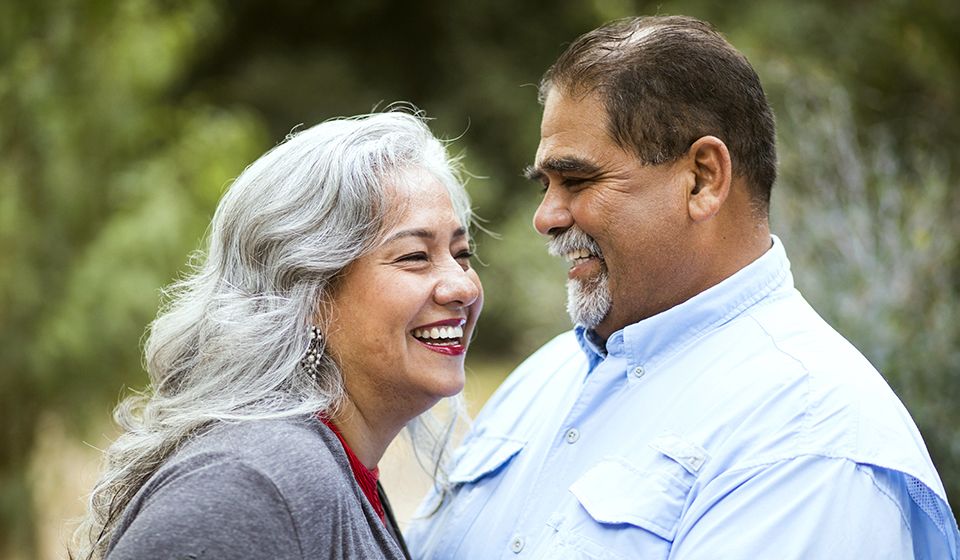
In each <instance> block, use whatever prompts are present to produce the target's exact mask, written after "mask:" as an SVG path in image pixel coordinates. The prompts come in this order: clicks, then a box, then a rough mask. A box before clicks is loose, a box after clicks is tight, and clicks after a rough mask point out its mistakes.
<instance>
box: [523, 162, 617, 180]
mask: <svg viewBox="0 0 960 560" xmlns="http://www.w3.org/2000/svg"><path fill="white" fill-rule="evenodd" d="M546 171H553V172H554V173H560V174H561V175H562V174H566V173H578V174H583V175H595V174H597V173H599V172H600V167H599V166H598V165H597V164H595V163H593V162H591V161H588V160H585V159H583V158H578V157H575V156H566V157H557V158H547V159H545V160H543V161H542V162H540V163H539V164H537V165H529V166H527V168H526V169H525V170H524V171H523V175H524V176H525V177H526V178H527V179H530V180H531V181H537V180H540V179H542V178H543V174H544V172H546Z"/></svg>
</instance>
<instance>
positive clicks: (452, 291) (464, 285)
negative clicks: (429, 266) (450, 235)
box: [434, 263, 481, 307]
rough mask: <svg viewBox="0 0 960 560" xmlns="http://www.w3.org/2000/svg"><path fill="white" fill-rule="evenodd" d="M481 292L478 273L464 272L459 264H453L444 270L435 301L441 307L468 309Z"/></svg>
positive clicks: (435, 292) (435, 294)
mask: <svg viewBox="0 0 960 560" xmlns="http://www.w3.org/2000/svg"><path fill="white" fill-rule="evenodd" d="M480 291H481V288H480V279H479V278H478V277H477V274H476V272H474V271H473V270H472V269H467V270H464V269H463V268H461V266H460V264H459V263H453V264H452V266H447V267H445V269H444V270H443V272H442V274H441V277H440V281H439V282H438V283H437V287H436V290H434V299H435V300H436V302H437V303H438V304H440V305H450V304H455V305H457V306H458V307H468V306H470V305H473V303H474V302H476V301H477V298H479V297H480Z"/></svg>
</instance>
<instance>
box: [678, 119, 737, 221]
mask: <svg viewBox="0 0 960 560" xmlns="http://www.w3.org/2000/svg"><path fill="white" fill-rule="evenodd" d="M687 157H688V158H689V160H690V164H691V166H692V168H693V175H694V184H693V188H691V189H690V192H689V193H687V211H688V212H689V213H690V218H691V219H692V220H693V221H695V222H702V221H704V220H708V219H710V218H712V217H713V216H715V215H716V214H717V212H719V211H720V207H721V206H722V205H723V202H724V201H725V200H726V199H727V195H728V194H730V185H731V182H732V181H733V164H732V163H731V162H730V151H729V150H727V145H726V144H724V143H723V141H722V140H720V139H719V138H717V137H716V136H704V137H703V138H700V139H699V140H697V141H696V142H694V143H693V144H692V145H691V146H690V149H689V150H688V151H687Z"/></svg>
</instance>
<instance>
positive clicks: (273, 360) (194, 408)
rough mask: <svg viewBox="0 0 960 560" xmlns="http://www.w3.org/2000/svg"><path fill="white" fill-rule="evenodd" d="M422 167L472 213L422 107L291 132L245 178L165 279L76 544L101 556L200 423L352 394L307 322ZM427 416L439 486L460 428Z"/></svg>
mask: <svg viewBox="0 0 960 560" xmlns="http://www.w3.org/2000/svg"><path fill="white" fill-rule="evenodd" d="M414 169H420V170H424V171H426V172H428V173H429V174H431V175H432V176H434V177H436V178H437V179H438V180H439V181H440V182H441V183H443V184H444V185H445V186H446V187H447V190H448V191H449V193H450V197H451V201H452V203H453V206H454V210H455V211H456V212H457V214H458V216H460V217H461V220H462V223H463V224H464V225H468V224H469V223H470V219H471V215H470V205H469V200H468V198H467V194H466V191H465V190H464V188H463V184H462V182H461V180H460V174H459V167H458V165H457V162H456V160H452V159H451V158H450V157H449V156H448V154H447V152H446V150H445V147H444V145H443V144H442V143H441V142H440V141H438V140H437V139H436V138H434V136H433V135H432V134H431V132H430V130H429V129H428V128H427V126H426V124H425V123H424V121H423V119H422V118H421V117H420V116H419V115H418V114H408V113H405V112H396V111H393V112H386V113H378V114H373V115H365V116H360V117H354V118H349V119H339V120H332V121H328V122H325V123H322V124H319V125H317V126H314V127H312V128H309V129H306V130H303V131H301V132H297V133H295V134H291V135H289V136H288V137H287V139H286V141H285V142H283V143H282V144H280V145H278V146H277V147H275V148H273V149H272V150H270V151H269V152H267V153H266V154H265V155H263V156H262V157H261V158H259V159H258V160H257V161H255V162H254V163H253V164H252V165H250V166H249V167H248V168H247V169H246V170H244V172H243V173H242V174H241V175H240V176H239V177H238V178H237V179H236V181H235V182H234V183H233V185H232V186H231V187H230V188H229V190H228V191H227V193H226V194H225V195H224V196H223V198H222V199H221V200H220V204H219V205H218V207H217V210H216V213H215V215H214V217H213V222H212V224H211V228H210V232H209V236H208V247H207V250H206V251H205V252H202V253H198V254H197V255H195V256H194V258H193V259H192V262H193V263H195V265H194V268H193V271H192V272H191V273H190V274H189V276H187V277H186V278H184V279H182V280H180V281H178V282H176V283H174V284H173V285H172V286H170V287H169V288H168V289H167V290H165V293H164V301H165V304H164V305H163V307H162V308H161V310H160V313H159V314H158V316H157V318H156V320H154V321H153V323H152V324H151V326H150V328H149V337H148V338H147V342H146V348H145V367H146V369H147V372H148V374H149V377H150V387H149V389H148V390H147V391H146V392H145V393H143V394H138V395H134V396H130V397H128V398H126V399H125V400H124V401H123V402H121V403H120V405H119V406H118V407H117V409H116V411H115V413H114V417H115V420H116V422H117V423H118V424H119V425H120V426H121V427H122V429H123V430H124V433H123V434H122V435H121V436H120V437H119V438H118V439H117V440H116V441H115V442H114V443H113V444H112V445H111V446H110V447H109V448H108V449H107V451H106V453H105V458H104V463H105V464H104V467H103V472H102V474H101V477H100V479H99V480H98V482H97V484H96V486H95V487H94V489H93V493H92V495H91V497H90V503H89V508H88V512H87V515H86V516H85V517H84V519H83V520H82V522H81V525H80V527H79V528H78V529H77V532H76V534H75V545H76V547H77V548H76V552H77V553H78V556H79V557H81V558H100V557H102V556H104V554H105V553H106V551H107V548H108V546H109V544H110V542H111V540H112V539H113V536H114V532H115V530H116V527H117V524H118V522H119V520H120V517H121V514H122V513H123V511H124V509H125V508H126V506H127V505H128V504H129V502H130V500H131V499H132V498H133V497H134V495H135V494H136V493H137V491H138V490H139V489H140V488H141V487H142V486H143V484H144V483H145V482H146V481H147V479H148V478H150V476H152V475H153V474H154V472H155V471H156V470H157V468H158V467H159V466H160V465H161V464H162V463H163V462H164V461H165V460H166V459H167V458H168V457H169V456H170V454H171V453H173V452H174V451H176V450H177V449H178V448H179V447H180V446H181V445H182V444H183V443H184V442H185V441H186V440H187V439H188V438H190V437H191V436H193V435H196V434H198V433H201V432H203V431H204V430H206V429H208V428H210V427H211V426H212V425H214V424H215V423H219V422H233V421H245V420H258V419H271V418H287V417H298V416H307V415H310V414H313V413H316V412H318V411H327V412H330V411H334V410H336V408H337V407H338V405H339V404H340V403H342V401H343V399H344V395H345V393H344V388H343V384H342V379H341V374H340V371H339V368H338V367H337V364H335V363H334V362H333V360H332V359H331V358H330V356H329V354H328V353H324V355H323V357H322V359H321V364H320V368H319V369H320V373H319V374H318V376H317V381H316V382H314V381H313V380H312V379H311V378H310V376H308V375H305V374H304V372H303V371H302V369H301V367H300V365H299V363H300V360H301V358H302V357H303V356H304V354H305V353H306V350H307V347H308V343H309V332H308V331H309V327H310V325H312V324H313V323H314V321H315V320H316V318H317V317H318V316H323V315H326V314H325V313H319V314H318V310H320V309H322V307H323V306H324V305H326V304H328V294H329V292H330V288H331V285H332V282H334V281H335V280H336V278H337V276H338V274H340V273H341V272H342V271H343V270H344V268H345V267H346V266H347V265H349V264H350V263H351V262H353V261H354V260H356V259H357V258H358V257H360V256H362V255H363V254H365V253H366V252H367V251H369V250H370V249H371V248H372V247H373V246H375V244H376V243H377V242H378V241H379V240H380V238H381V237H382V234H383V231H384V229H385V227H387V225H388V224H386V223H385V220H386V217H387V212H388V210H389V208H387V206H386V201H387V188H386V186H385V184H386V183H389V182H391V181H399V180H402V178H403V177H404V176H406V175H407V173H408V172H409V171H410V170H414ZM321 328H323V325H321ZM458 409H460V407H457V406H454V407H453V410H458ZM426 420H427V419H425V418H421V419H417V420H415V421H414V422H412V423H411V426H409V428H411V429H410V432H411V433H412V434H414V441H415V445H417V446H418V447H419V448H420V451H421V453H424V454H426V455H428V456H430V457H431V461H432V464H433V467H434V471H435V476H439V478H440V480H438V483H439V484H441V485H442V484H444V476H443V470H442V468H438V467H439V466H440V465H441V462H442V459H443V451H444V450H445V448H446V442H447V440H448V438H449V431H450V430H449V429H445V428H441V429H440V430H439V433H436V430H435V429H431V426H433V427H435V426H436V425H437V424H436V423H435V422H428V421H426ZM424 431H426V432H428V433H427V434H426V435H425V434H424ZM431 432H432V433H433V434H434V435H432V436H431ZM418 441H419V442H421V443H419V444H417V442H418Z"/></svg>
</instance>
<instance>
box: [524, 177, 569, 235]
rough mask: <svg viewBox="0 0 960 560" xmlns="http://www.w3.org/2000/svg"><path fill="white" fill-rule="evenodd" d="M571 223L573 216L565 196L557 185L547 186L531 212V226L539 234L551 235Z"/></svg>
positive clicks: (566, 227) (565, 228) (564, 228)
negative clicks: (534, 209)
mask: <svg viewBox="0 0 960 560" xmlns="http://www.w3.org/2000/svg"><path fill="white" fill-rule="evenodd" d="M572 225H573V216H572V215H571V214H570V209H569V208H568V206H567V201H566V197H565V196H563V194H562V193H561V192H559V188H558V187H547V192H546V193H545V194H544V196H543V200H541V201H540V206H538V207H537V211H536V212H535V213H534V214H533V227H534V228H536V230H537V231H538V232H539V233H540V235H546V236H549V237H552V236H555V235H557V234H558V233H560V232H562V231H565V230H567V229H568V228H569V227H570V226H572Z"/></svg>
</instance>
